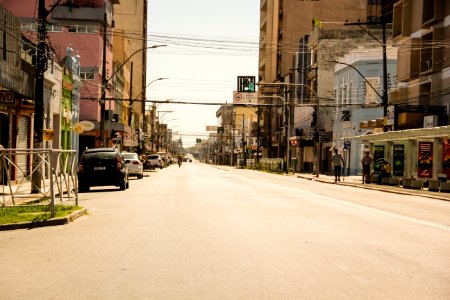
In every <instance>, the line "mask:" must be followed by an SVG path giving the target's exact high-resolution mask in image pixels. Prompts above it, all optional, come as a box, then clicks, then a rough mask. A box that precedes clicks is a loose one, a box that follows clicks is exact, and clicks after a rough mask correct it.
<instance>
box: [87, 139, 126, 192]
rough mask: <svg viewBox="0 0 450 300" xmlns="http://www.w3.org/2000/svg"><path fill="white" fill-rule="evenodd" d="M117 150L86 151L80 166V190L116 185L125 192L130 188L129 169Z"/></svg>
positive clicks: (97, 149)
mask: <svg viewBox="0 0 450 300" xmlns="http://www.w3.org/2000/svg"><path fill="white" fill-rule="evenodd" d="M127 162H129V160H125V159H124V158H123V156H122V154H120V152H119V150H118V149H116V148H92V149H89V148H88V149H86V150H85V151H84V152H83V155H82V156H81V158H80V163H79V164H78V190H79V191H81V192H83V191H89V188H90V187H91V186H108V185H114V186H118V187H120V189H121V190H125V189H127V188H128V187H129V182H128V168H127V165H126V163H127Z"/></svg>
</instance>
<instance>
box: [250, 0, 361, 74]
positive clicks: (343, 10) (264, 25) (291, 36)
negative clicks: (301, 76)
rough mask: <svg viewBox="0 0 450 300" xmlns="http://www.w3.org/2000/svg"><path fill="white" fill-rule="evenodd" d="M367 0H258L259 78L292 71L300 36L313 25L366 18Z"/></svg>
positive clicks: (334, 24)
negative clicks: (259, 11)
mask: <svg viewBox="0 0 450 300" xmlns="http://www.w3.org/2000/svg"><path fill="white" fill-rule="evenodd" d="M367 2H368V1H367V0H340V1H333V0H325V1H324V0H322V1H289V0H261V16H260V22H261V25H260V28H261V29H260V54H259V72H258V75H259V81H263V82H275V81H276V80H281V81H283V80H282V79H283V78H285V77H286V76H288V75H289V74H291V73H292V70H291V69H292V68H293V67H292V66H293V57H294V54H295V53H296V52H298V51H299V40H300V39H301V38H302V37H303V36H305V35H307V34H309V32H310V31H311V30H312V29H313V19H314V20H316V22H320V24H321V26H322V27H323V28H330V29H331V28H340V27H342V26H343V23H344V22H345V21H346V20H348V21H349V22H356V21H358V20H361V21H363V20H366V18H367V15H368V13H367Z"/></svg>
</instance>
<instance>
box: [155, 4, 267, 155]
mask: <svg viewBox="0 0 450 300" xmlns="http://www.w3.org/2000/svg"><path fill="white" fill-rule="evenodd" d="M259 5H260V0H222V1H218V0H216V1H211V0H191V1H186V0H149V13H148V16H149V19H148V35H149V38H148V40H149V41H148V45H149V46H151V45H161V44H164V45H167V47H163V48H157V49H151V50H149V52H148V69H147V83H149V82H151V81H152V80H154V79H156V78H160V77H166V78H168V79H166V80H160V81H155V82H153V83H152V84H150V85H149V86H148V88H147V99H151V100H154V99H155V100H167V99H171V100H170V101H182V102H195V103H225V102H228V103H231V102H233V91H234V90H236V80H237V76H241V75H252V76H256V75H257V72H258V47H259V46H258V40H259ZM218 108H219V106H215V105H186V104H161V105H158V110H159V111H160V113H159V117H160V118H161V119H162V123H167V124H168V127H169V128H172V130H173V131H174V132H177V133H178V134H181V138H182V140H183V145H184V146H185V147H189V146H193V145H194V143H195V139H196V138H197V137H198V138H206V136H207V133H206V126H207V125H217V118H216V111H217V109H218ZM163 111H173V112H170V113H164V112H163Z"/></svg>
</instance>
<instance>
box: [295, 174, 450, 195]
mask: <svg viewBox="0 0 450 300" xmlns="http://www.w3.org/2000/svg"><path fill="white" fill-rule="evenodd" d="M297 178H301V179H306V180H313V181H317V182H321V183H328V184H335V183H334V182H331V181H329V180H323V179H320V177H319V178H311V177H307V176H301V175H297ZM338 185H345V186H351V187H356V188H360V189H366V190H375V191H382V192H387V193H392V194H401V195H408V196H421V197H427V198H431V199H436V200H442V201H450V199H448V198H446V197H442V196H439V195H432V194H428V193H421V192H420V191H416V192H410V191H408V190H406V189H403V188H395V189H389V188H387V189H386V188H385V186H381V187H379V186H377V185H376V184H365V185H363V184H357V183H351V182H345V181H341V182H339V183H338ZM383 187H384V188H383ZM433 193H435V192H433Z"/></svg>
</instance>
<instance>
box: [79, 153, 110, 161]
mask: <svg viewBox="0 0 450 300" xmlns="http://www.w3.org/2000/svg"><path fill="white" fill-rule="evenodd" d="M98 159H116V158H115V153H113V152H92V153H85V154H84V155H83V158H82V160H83V161H90V160H98Z"/></svg>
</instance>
